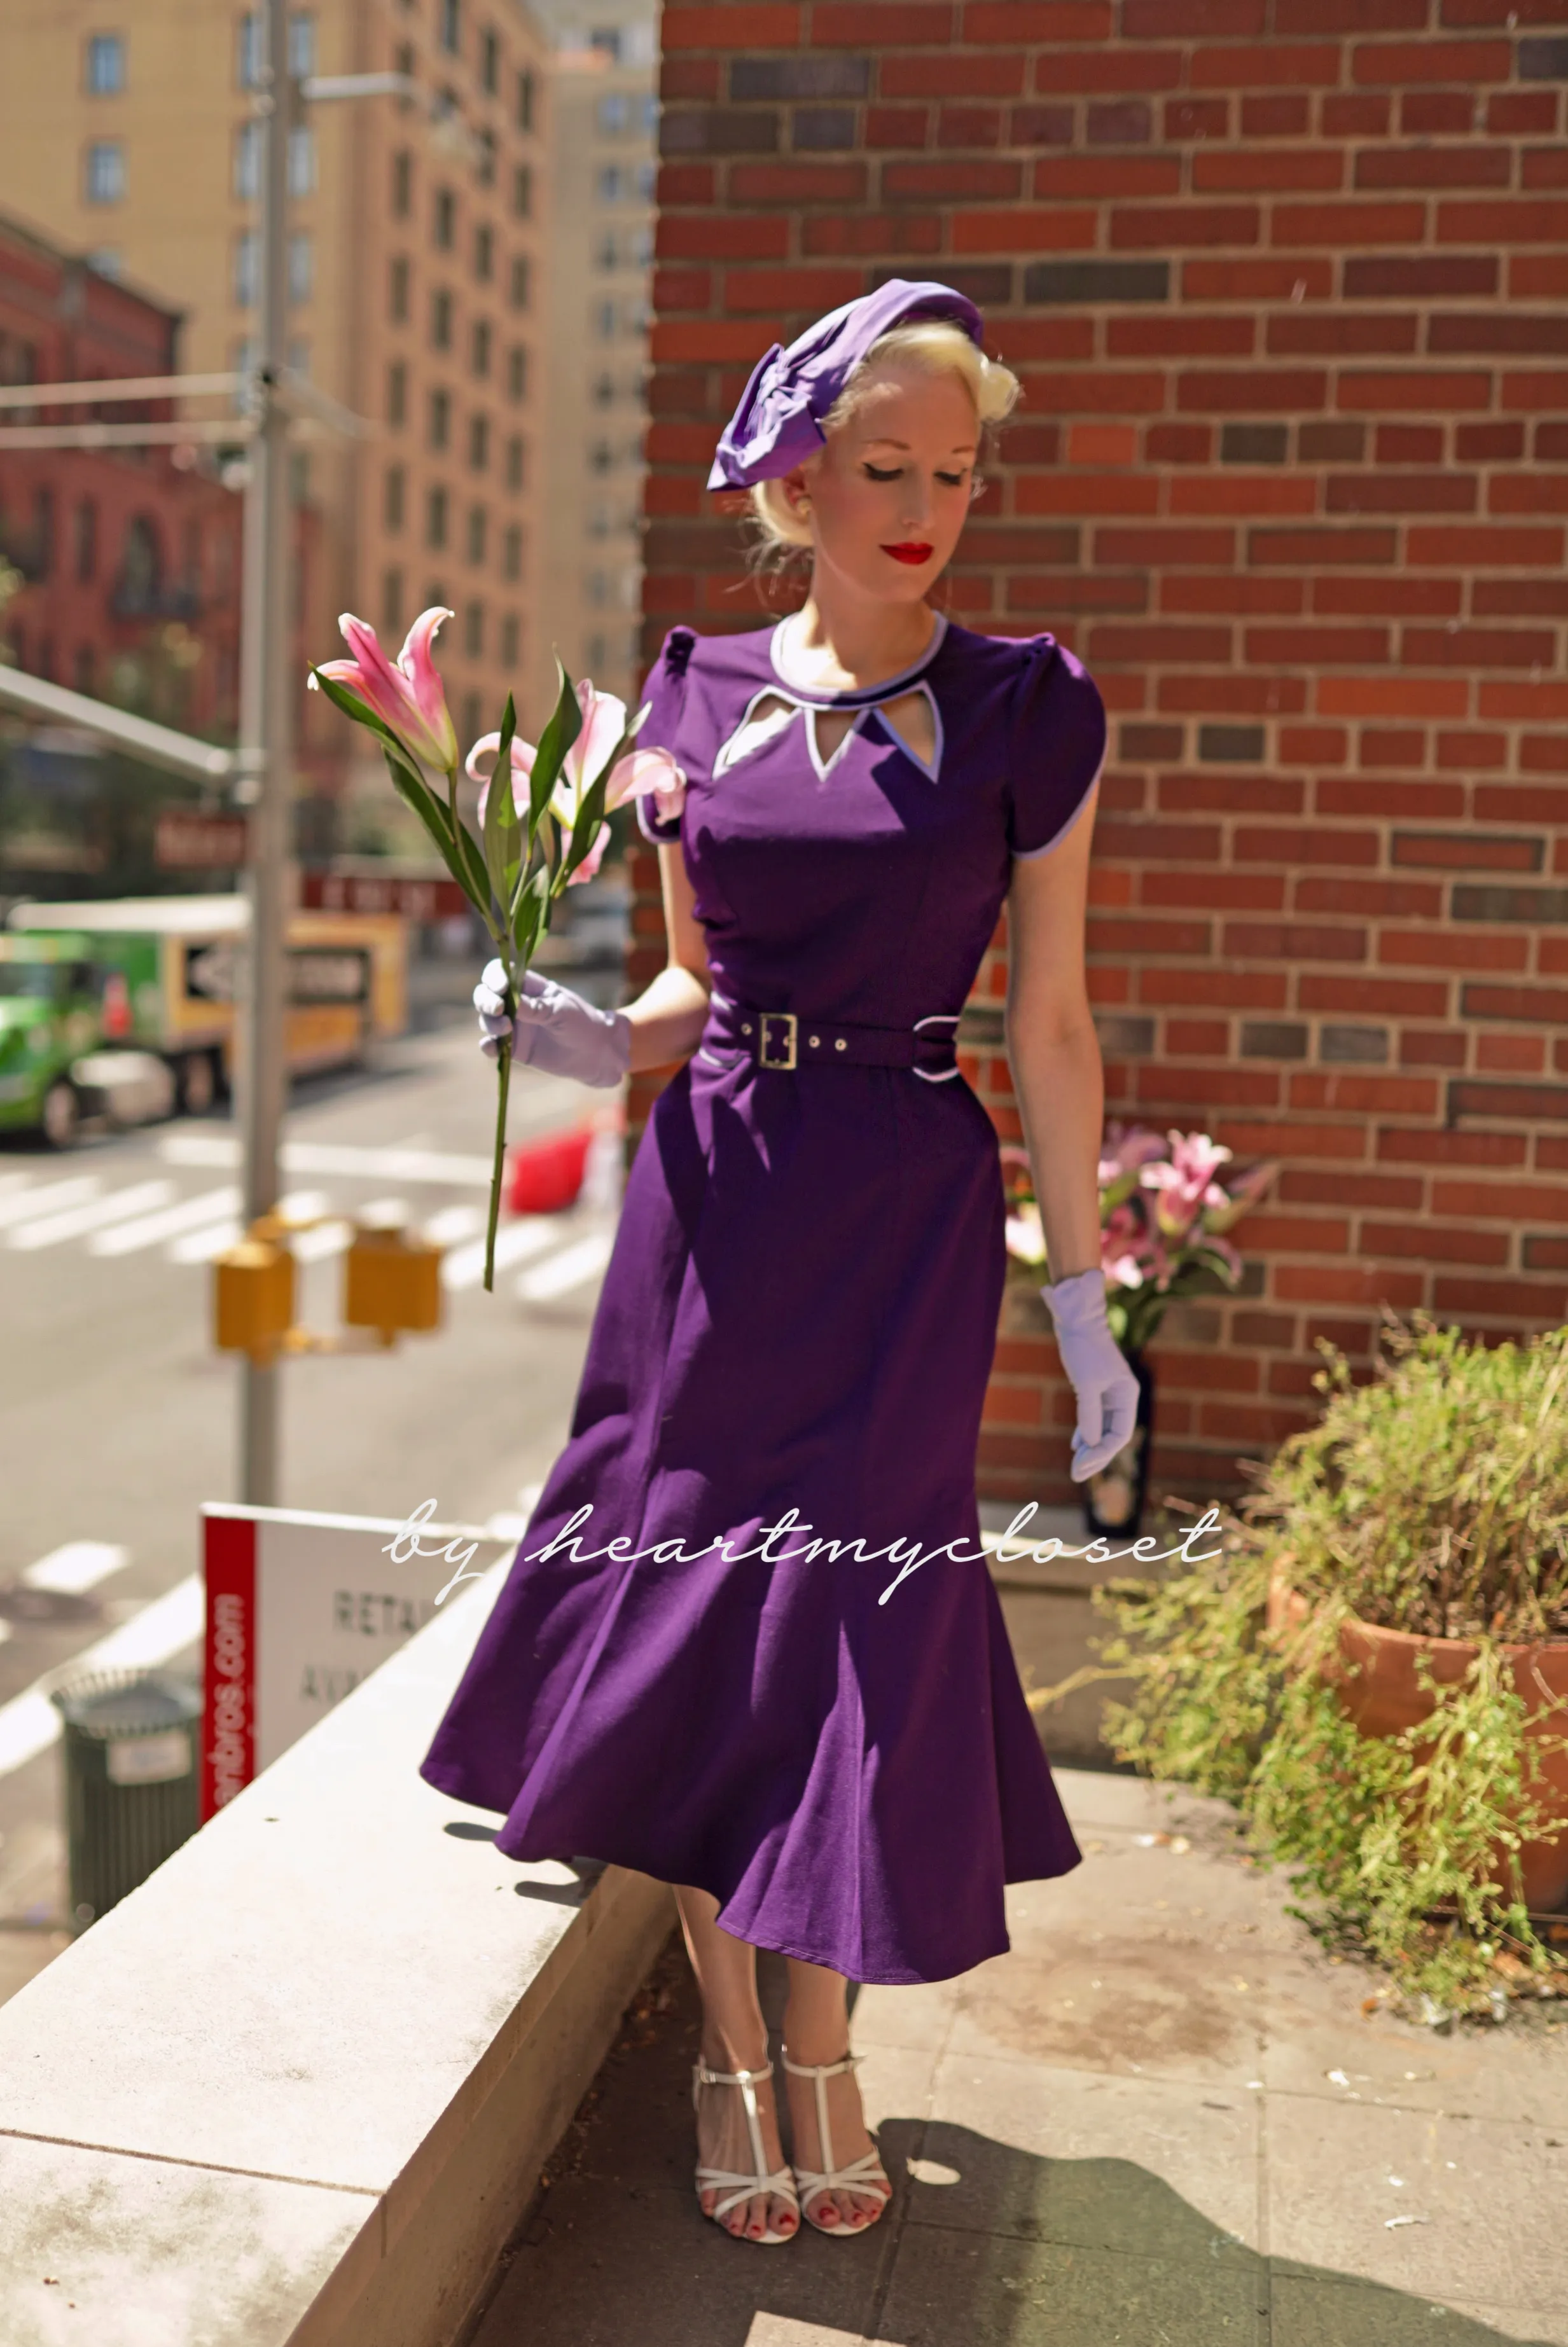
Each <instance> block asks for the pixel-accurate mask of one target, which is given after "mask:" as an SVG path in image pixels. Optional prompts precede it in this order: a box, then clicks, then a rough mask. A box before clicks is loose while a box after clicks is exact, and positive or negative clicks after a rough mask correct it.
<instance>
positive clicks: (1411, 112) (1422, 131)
mask: <svg viewBox="0 0 1568 2347" xmlns="http://www.w3.org/2000/svg"><path fill="white" fill-rule="evenodd" d="M1399 128H1400V129H1401V130H1402V131H1403V133H1404V135H1405V137H1406V138H1443V137H1445V136H1446V135H1448V134H1450V133H1451V132H1453V131H1458V132H1459V133H1460V136H1461V137H1468V136H1469V134H1470V132H1471V131H1472V130H1473V129H1474V128H1475V100H1474V98H1473V97H1471V94H1470V92H1469V90H1467V89H1407V90H1404V91H1402V92H1401V93H1400V97H1399Z"/></svg>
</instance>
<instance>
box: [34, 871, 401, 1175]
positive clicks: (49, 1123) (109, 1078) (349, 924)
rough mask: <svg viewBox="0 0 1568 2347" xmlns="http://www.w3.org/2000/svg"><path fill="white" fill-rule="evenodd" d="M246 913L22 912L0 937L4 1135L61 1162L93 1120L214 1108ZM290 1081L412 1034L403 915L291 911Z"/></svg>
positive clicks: (187, 908)
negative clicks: (35, 1136) (27, 1138)
mask: <svg viewBox="0 0 1568 2347" xmlns="http://www.w3.org/2000/svg"><path fill="white" fill-rule="evenodd" d="M248 927H249V915H248V907H247V906H246V904H245V902H244V900H243V898H241V897H139V898H133V897H122V898H119V899H118V900H116V901H108V902H104V903H99V904H73V905H47V904H39V903H24V904H21V905H16V906H14V907H12V910H11V914H10V917H9V920H8V923H7V926H6V928H5V930H4V931H0V1132H5V1131H12V1132H14V1131H17V1130H31V1131H36V1132H41V1133H43V1135H44V1138H45V1139H46V1141H47V1142H48V1143H50V1144H51V1145H52V1146H53V1147H55V1148H56V1149H65V1148H68V1147H69V1146H70V1144H71V1143H72V1142H73V1141H74V1140H75V1139H76V1137H77V1131H78V1129H79V1127H80V1125H81V1122H82V1120H83V1118H84V1117H86V1116H90V1115H97V1114H105V1113H107V1114H108V1115H109V1116H110V1117H111V1118H112V1119H113V1120H114V1121H115V1122H122V1123H144V1122H149V1121H150V1120H151V1119H152V1118H154V1117H158V1116H163V1115H167V1114H168V1113H169V1110H170V1108H171V1107H173V1106H175V1105H176V1104H178V1105H179V1107H180V1108H181V1109H183V1110H185V1111H186V1112H188V1113H190V1114H192V1115H200V1113H201V1112H203V1111H204V1110H206V1109H208V1108H210V1106H211V1105H212V1103H213V1102H214V1100H215V1099H216V1098H217V1096H218V1093H219V1091H220V1087H221V1086H223V1085H224V1084H225V1083H227V1082H228V1081H231V1078H232V1076H233V1073H234V1063H235V1056H236V1047H237V1042H238V1040H239V1039H238V1037H237V1033H236V1020H235V1004H236V993H237V986H238V980H239V978H240V970H241V962H242V958H243V954H244V947H245V938H246V931H247V929H248ZM287 957H288V996H289V999H288V1008H287V1012H286V1019H285V1037H286V1051H287V1056H288V1064H289V1068H290V1071H291V1072H292V1073H302V1072H305V1071H310V1070H314V1069H318V1068H326V1067H334V1066H342V1065H344V1064H352V1063H353V1062H354V1061H360V1060H363V1059H364V1057H365V1056H366V1055H367V1053H368V1052H369V1051H370V1050H371V1048H372V1046H373V1045H374V1042H375V1041H376V1040H378V1039H379V1038H381V1037H383V1036H387V1035H397V1034H401V1033H402V1032H403V1031H404V1030H405V1026H406V1024H407V924H406V922H405V920H404V918H403V917H402V916H401V915H398V914H369V913H329V912H317V911H303V910H302V911H296V912H295V913H294V914H293V915H292V917H291V918H290V922H289V929H288V939H287Z"/></svg>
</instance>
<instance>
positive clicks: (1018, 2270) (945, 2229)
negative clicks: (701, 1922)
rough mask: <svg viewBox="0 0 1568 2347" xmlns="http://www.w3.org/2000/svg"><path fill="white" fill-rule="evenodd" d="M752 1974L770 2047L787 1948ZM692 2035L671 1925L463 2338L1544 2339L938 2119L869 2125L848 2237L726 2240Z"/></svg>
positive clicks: (1436, 2344)
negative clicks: (854, 2229)
mask: <svg viewBox="0 0 1568 2347" xmlns="http://www.w3.org/2000/svg"><path fill="white" fill-rule="evenodd" d="M759 1979H760V1984H761V1990H762V1999H763V2006H764V2012H765V2013H766V2014H767V2017H768V2021H769V2024H770V2029H771V2031H772V2033H773V2038H772V2043H773V2051H774V2057H775V2064H776V2057H777V2050H778V2034H777V2031H778V2019H779V2014H780V2011H781V2009H782V2005H783V1999H784V1966H783V1963H782V1962H780V1961H779V1960H778V1959H776V1958H774V1957H771V1956H766V1955H764V1957H763V1958H762V1959H761V1960H760V1963H759ZM698 2029H699V2011H698V2006H697V2001H696V1996H695V1993H694V1990H693V1987H692V1980H691V1974H690V1971H689V1968H688V1966H687V1963H686V1959H685V1954H684V1951H683V1949H682V1944H681V1942H680V1938H679V1935H678V1934H677V1935H672V1936H671V1940H670V1942H669V1943H668V1944H667V1945H666V1947H665V1949H664V1950H663V1952H662V1953H661V1956H660V1959H659V1962H658V1963H657V1964H656V1965H655V1966H654V1968H653V1971H652V1972H651V1974H650V1976H649V1979H648V1981H647V1983H645V1984H644V1987H643V1988H642V1990H641V1993H639V1996H638V1998H637V2000H636V2002H635V2003H634V2004H632V2006H631V2007H630V2010H629V2011H628V2013H627V2014H626V2016H625V2020H624V2022H623V2024H622V2027H621V2031H620V2036H619V2038H618V2039H617V2042H616V2044H615V2045H614V2047H613V2049H612V2050H611V2052H610V2055H609V2057H608V2058H607V2060H606V2062H605V2064H604V2066H603V2068H602V2069H601V2070H600V2074H599V2076H598V2077H597V2079H596V2080H595V2082H594V2084H593V2086H592V2087H591V2088H590V2089H589V2093H588V2095H587V2096H585V2098H584V2100H583V2103H582V2105H581V2106H580V2107H579V2111H578V2114H577V2116H576V2117H575V2118H574V2120H573V2121H572V2124H571V2126H570V2127H569V2129H568V2130H567V2133H566V2135H565V2137H563V2139H562V2141H561V2143H560V2145H559V2147H558V2148H557V2150H556V2152H555V2153H554V2155H553V2156H552V2157H551V2160H550V2164H549V2168H548V2170H547V2172H546V2178H545V2180H544V2182H543V2183H542V2185H541V2187H540V2188H539V2189H538V2193H537V2194H536V2197H535V2198H534V2200H533V2203H532V2205H531V2206H530V2208H529V2209H528V2213H527V2215H526V2217H525V2218H524V2220H523V2222H522V2224H521V2225H520V2226H519V2228H518V2231H517V2233H516V2234H515V2236H514V2238H513V2240H512V2243H511V2245H510V2247H509V2248H508V2250H507V2253H506V2256H505V2259H504V2260H503V2262H502V2265H501V2267H500V2269H499V2270H498V2272H497V2280H496V2284H495V2286H494V2289H493V2291H492V2295H491V2296H490V2299H489V2301H488V2303H487V2306H486V2307H485V2309H484V2310H483V2311H482V2312H481V2314H480V2316H479V2317H478V2319H477V2321H476V2322H475V2323H473V2324H472V2325H470V2327H469V2329H468V2331H467V2332H466V2335H465V2338H464V2340H463V2342H461V2347H525V2342H526V2347H861V2342H876V2347H1546V2343H1545V2342H1539V2341H1531V2340H1526V2339H1522V2338H1520V2337H1518V2336H1517V2335H1515V2334H1512V2333H1505V2332H1500V2331H1496V2330H1493V2329H1491V2328H1490V2327H1489V2326H1488V2325H1486V2324H1484V2323H1481V2322H1477V2321H1471V2319H1469V2318H1468V2317H1467V2316H1465V2315H1463V2314H1461V2313H1459V2312H1457V2311H1453V2310H1451V2309H1449V2308H1446V2307H1443V2306H1441V2305H1439V2304H1437V2303H1435V2302H1433V2301H1430V2300H1427V2299H1423V2298H1416V2297H1410V2296H1408V2295H1407V2294H1405V2293H1404V2292H1402V2291H1396V2290H1389V2289H1386V2288H1383V2287H1380V2286H1379V2285H1378V2284H1375V2283H1371V2282H1367V2281H1362V2280H1358V2279H1357V2278H1356V2277H1355V2276H1354V2275H1349V2274H1342V2273H1334V2272H1330V2271H1326V2270H1324V2269H1322V2268H1320V2267H1310V2266H1303V2265H1297V2264H1295V2263H1293V2262H1291V2261H1288V2260H1275V2259H1267V2258H1262V2257H1259V2256H1258V2255H1257V2254H1256V2253H1255V2252H1254V2251H1253V2250H1248V2249H1247V2248H1246V2247H1245V2244H1243V2243H1242V2242H1241V2241H1239V2240H1237V2239H1235V2236H1233V2235H1229V2234H1226V2233H1224V2232H1221V2231H1219V2230H1218V2229H1216V2228H1215V2226H1214V2224H1213V2222H1212V2221H1211V2220H1210V2219H1207V2218H1206V2217H1204V2215H1203V2214H1202V2212H1201V2211H1200V2210H1199V2209H1195V2208H1194V2207H1193V2206H1192V2205H1191V2204H1190V2203H1189V2202H1188V2201H1186V2200H1184V2199H1183V2198H1182V2197H1181V2196H1180V2195H1179V2194H1178V2193H1176V2192H1174V2191H1173V2190H1172V2189H1171V2188H1170V2187H1169V2186H1168V2185H1166V2184H1165V2183H1163V2181H1162V2180H1161V2179H1160V2178H1158V2177H1157V2176H1154V2175H1152V2174H1151V2173H1150V2172H1149V2170H1148V2169H1147V2168H1143V2167H1142V2166H1140V2165H1139V2163H1138V2161H1137V2159H1136V2158H1132V2157H1130V2158H1127V2159H1075V2160H1052V2159H1041V2158H1037V2157H1034V2156H1032V2155H1031V2154H1029V2153H1025V2152H1020V2151H1016V2150H1013V2149H1011V2148H1010V2147H1008V2146H1006V2145H1003V2144H999V2143H996V2142H993V2141H991V2140H989V2138H988V2137H985V2136H983V2135H980V2134H978V2133H977V2132H975V2131H974V2130H973V2129H972V2128H969V2127H958V2126H953V2125H948V2124H945V2123H943V2122H941V2121H926V2120H923V2119H917V2118H903V2117H897V2116H890V2117H887V2118H885V2119H884V2120H883V2122H882V2124H881V2127H880V2128H879V2140H880V2143H881V2147H882V2156H883V2159H884V2162H885V2164H886V2168H887V2172H888V2174H889V2176H891V2177H892V2178H893V2179H894V2185H895V2198H894V2201H893V2204H892V2206H891V2208H890V2209H888V2211H887V2214H886V2216H885V2217H884V2218H883V2219H882V2221H881V2222H880V2224H878V2225H877V2226H876V2227H875V2228H874V2229H872V2230H871V2231H870V2232H869V2233H867V2234H866V2235H865V2236H864V2237H862V2238H861V2239H856V2240H853V2241H835V2240H833V2239H829V2238H825V2237H824V2236H822V2235H819V2234H817V2233H815V2232H814V2231H812V2230H810V2229H804V2230H803V2231H802V2233H801V2235H800V2237H799V2238H798V2239H796V2240H794V2241H792V2242H789V2243H787V2244H785V2245H784V2246H783V2248H782V2250H780V2251H777V2252H775V2251H774V2250H758V2248H757V2247H756V2245H755V2244H753V2243H749V2242H737V2241H733V2240H731V2239H728V2238H727V2237H726V2236H725V2235H724V2234H723V2232H722V2231H721V2230H720V2229H719V2228H718V2227H717V2226H715V2225H712V2224H711V2223H709V2222H708V2221H707V2220H706V2219H703V2217H702V2214H701V2213H700V2211H699V2209H698V2207H697V2202H696V2198H695V2193H694V2191H693V2188H692V2165H693V2162H694V2159H695V2152H694V2149H693V2139H692V2107H691V2089H690V2077H691V2065H692V2060H693V2058H694V2056H695V2053H696V2048H697V2037H698ZM786 2156H787V2142H786Z"/></svg>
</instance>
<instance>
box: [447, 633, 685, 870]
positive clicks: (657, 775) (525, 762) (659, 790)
mask: <svg viewBox="0 0 1568 2347" xmlns="http://www.w3.org/2000/svg"><path fill="white" fill-rule="evenodd" d="M577 699H578V706H579V710H580V711H581V712H582V732H581V733H579V735H578V737H577V740H576V741H575V742H574V743H573V744H572V746H571V748H570V749H569V751H568V752H567V753H566V756H565V758H564V759H563V761H562V763H561V770H560V776H559V781H558V782H557V784H556V786H555V788H554V790H552V791H551V793H550V796H549V808H550V813H551V814H552V815H554V816H555V817H556V819H557V821H558V822H559V823H560V824H562V825H564V826H565V828H566V829H567V830H569V831H570V830H571V829H573V827H574V826H575V825H576V823H577V818H578V812H579V807H580V805H581V804H582V801H583V799H584V798H585V796H586V794H587V791H588V788H589V784H588V783H587V781H586V780H585V777H587V776H589V775H594V774H597V773H598V772H599V771H600V769H601V768H602V767H603V765H604V762H605V761H606V760H607V759H609V758H611V757H613V756H614V754H615V752H616V750H617V749H618V748H619V747H620V743H622V742H623V741H624V740H625V739H626V704H625V702H622V701H618V700H617V699H616V697H615V695H614V694H613V693H612V692H598V691H597V690H596V689H595V687H594V686H593V685H592V684H590V683H589V681H588V679H587V678H586V677H584V678H583V680H582V681H581V682H580V683H579V685H578V688H577ZM500 748H501V737H500V735H499V734H498V733H485V734H481V736H480V738H479V739H478V741H477V742H476V743H475V744H474V746H473V748H472V749H471V750H470V751H469V753H468V755H467V757H466V760H465V761H464V768H465V771H466V774H468V776H469V778H470V779H471V780H472V781H474V782H476V783H478V784H480V785H481V788H480V791H479V821H480V822H481V824H482V823H483V822H484V820H485V810H486V807H487V805H488V803H489V796H490V778H491V776H492V775H493V774H494V773H495V771H496V761H497V757H498V756H499V754H500ZM537 759H538V750H537V749H536V747H535V746H534V744H533V743H531V742H519V741H518V739H517V737H516V736H515V735H514V737H513V740H512V758H511V764H512V799H513V803H514V805H516V807H517V810H518V815H527V813H528V791H529V784H530V781H531V778H532V775H533V771H534V765H535V762H536V760H537ZM649 791H651V793H652V794H653V803H654V805H655V806H656V807H657V809H658V811H659V814H660V815H661V816H664V815H679V814H680V812H681V809H682V805H684V803H685V797H686V777H685V775H684V774H683V773H682V770H681V768H680V767H679V766H678V765H677V764H675V761H674V759H673V758H672V757H671V755H670V753H669V751H668V750H630V751H628V753H627V754H626V755H625V757H623V758H618V759H616V762H615V764H613V765H612V766H610V768H609V772H608V775H607V779H606V783H605V792H604V806H605V812H606V813H607V814H608V813H609V812H610V809H611V808H612V807H618V806H624V805H626V803H627V801H628V800H629V799H634V798H641V796H642V794H644V793H645V792H649ZM609 843H610V825H608V824H607V823H601V824H600V826H599V835H598V837H597V838H596V839H595V841H594V843H593V846H591V847H590V848H589V851H588V853H587V855H586V856H584V857H583V860H582V862H581V863H580V864H579V866H578V867H577V869H576V871H575V872H573V873H571V874H570V875H569V878H568V883H567V885H568V887H570V886H571V885H572V883H573V882H574V881H578V880H591V879H592V877H593V876H594V874H595V873H596V872H597V871H598V869H599V866H600V860H601V858H602V857H603V855H604V851H605V848H606V847H607V846H608V845H609Z"/></svg>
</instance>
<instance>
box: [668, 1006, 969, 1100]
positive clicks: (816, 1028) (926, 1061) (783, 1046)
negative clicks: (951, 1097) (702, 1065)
mask: <svg viewBox="0 0 1568 2347" xmlns="http://www.w3.org/2000/svg"><path fill="white" fill-rule="evenodd" d="M957 1025H958V1013H957V1011H952V1012H946V1011H943V1012H938V1013H935V1014H933V1015H932V1016H931V1017H930V1018H927V1019H917V1020H915V1022H914V1024H913V1026H910V1027H866V1026H861V1025H859V1024H857V1023H856V1024H851V1023H849V1022H847V1021H845V1020H841V1019H811V1018H808V1017H807V1016H806V1015H805V1014H804V1012H803V1011H794V1010H760V1009H759V1008H758V1007H757V1005H756V1004H755V1003H753V1002H732V1001H730V1000H729V999H727V998H726V997H725V996H723V995H721V994H718V993H714V994H712V996H710V998H709V1003H708V1019H707V1024H706V1025H705V1026H704V1028H703V1030H702V1041H703V1042H704V1043H716V1044H719V1045H721V1046H723V1047H727V1048H728V1049H730V1050H733V1051H745V1052H747V1053H748V1054H749V1055H750V1057H751V1059H752V1060H753V1062H754V1063H755V1065H756V1066H757V1067H759V1068H769V1069H777V1070H779V1071H781V1072H784V1071H791V1070H794V1069H797V1068H808V1067H832V1066H835V1065H836V1066H839V1067H861V1068H866V1067H873V1068H913V1069H914V1071H915V1072H916V1073H917V1075H923V1076H927V1077H930V1078H933V1079H935V1080H937V1081H940V1080H941V1078H942V1077H944V1076H956V1075H957V1074H958V1060H957V1058H956V1056H955V1052H954V1038H953V1031H952V1030H954V1028H956V1027H957Z"/></svg>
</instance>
